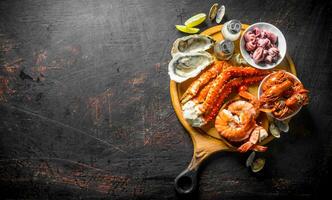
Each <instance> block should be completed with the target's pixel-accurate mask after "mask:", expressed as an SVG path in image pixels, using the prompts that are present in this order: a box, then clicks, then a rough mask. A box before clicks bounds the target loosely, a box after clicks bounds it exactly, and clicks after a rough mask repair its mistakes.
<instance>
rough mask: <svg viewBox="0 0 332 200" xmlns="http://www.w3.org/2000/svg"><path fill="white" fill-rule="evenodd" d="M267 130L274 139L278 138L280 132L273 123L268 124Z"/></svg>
mask: <svg viewBox="0 0 332 200" xmlns="http://www.w3.org/2000/svg"><path fill="white" fill-rule="evenodd" d="M269 130H270V133H271V134H272V135H273V136H274V137H275V138H280V130H279V128H278V127H277V126H276V125H275V124H274V123H271V124H270V127H269Z"/></svg>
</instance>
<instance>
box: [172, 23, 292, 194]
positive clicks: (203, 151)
mask: <svg viewBox="0 0 332 200" xmlns="http://www.w3.org/2000/svg"><path fill="white" fill-rule="evenodd" d="M248 26H249V25H246V24H244V25H242V30H241V33H242V32H243V31H244V30H245V29H246V28H247V27H248ZM221 28H222V25H218V26H214V27H211V28H209V29H207V30H205V31H203V32H202V33H201V34H202V35H208V36H211V37H212V38H213V39H215V40H216V41H221V40H223V36H222V34H221ZM239 52H240V50H239V40H237V41H236V42H235V53H239ZM280 69H283V70H286V71H289V72H291V73H292V74H294V75H296V69H295V65H294V63H293V61H292V59H291V58H290V57H289V56H288V55H287V54H286V57H285V59H284V60H283V61H282V62H281V63H280V64H279V65H278V66H277V67H276V68H274V70H280ZM194 80H195V78H192V79H189V80H187V81H185V82H183V83H176V82H175V81H172V80H171V82H170V93H171V100H172V105H173V108H174V110H175V113H176V115H177V117H178V119H179V121H180V122H181V124H182V125H183V126H184V128H185V129H186V130H187V131H188V133H189V135H190V137H191V139H192V142H193V146H194V153H193V157H192V160H191V162H190V164H189V166H188V167H187V169H185V170H184V171H183V172H182V173H180V174H179V175H178V176H177V177H176V178H175V185H174V186H175V189H176V191H177V192H178V193H180V194H189V193H192V192H193V191H195V190H196V188H197V171H198V168H199V166H200V164H201V163H202V162H203V161H204V160H206V159H207V158H208V157H209V156H210V155H212V154H214V153H217V152H222V151H234V152H235V150H236V148H235V147H234V146H232V145H231V144H230V143H228V142H227V141H226V140H225V139H223V138H222V137H221V136H220V135H219V134H218V133H217V131H216V129H215V128H214V125H213V123H212V124H211V123H210V124H209V125H206V126H204V127H202V128H194V127H192V126H191V125H190V124H189V123H188V122H187V121H186V120H185V119H184V118H183V115H182V110H181V104H180V98H181V96H182V95H183V93H184V92H185V91H186V89H187V88H188V86H189V85H190V84H191V82H192V81H194ZM257 87H258V84H257V85H254V86H252V87H250V88H249V92H250V93H252V94H254V95H255V96H257ZM261 120H262V125H263V127H264V128H267V127H268V125H269V124H268V120H267V117H266V115H265V116H263V117H261ZM273 138H274V137H273V136H271V135H270V136H269V137H267V138H266V139H265V140H264V141H262V143H261V145H265V144H267V143H269V142H270V141H271V140H273Z"/></svg>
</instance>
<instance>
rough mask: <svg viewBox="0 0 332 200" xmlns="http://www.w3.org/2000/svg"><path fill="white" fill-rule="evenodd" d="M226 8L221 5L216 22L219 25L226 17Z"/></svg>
mask: <svg viewBox="0 0 332 200" xmlns="http://www.w3.org/2000/svg"><path fill="white" fill-rule="evenodd" d="M225 11H226V8H225V6H224V5H221V6H220V8H219V9H218V12H217V17H216V22H217V23H218V24H219V23H220V22H221V20H222V19H223V18H224V16H225Z"/></svg>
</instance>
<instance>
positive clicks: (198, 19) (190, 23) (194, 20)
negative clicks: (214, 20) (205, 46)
mask: <svg viewBox="0 0 332 200" xmlns="http://www.w3.org/2000/svg"><path fill="white" fill-rule="evenodd" d="M205 19H206V14H205V13H199V14H197V15H195V16H192V17H190V18H189V19H188V20H187V21H186V22H184V25H186V26H187V27H189V28H192V27H194V26H197V25H199V24H201V23H202V22H204V21H205Z"/></svg>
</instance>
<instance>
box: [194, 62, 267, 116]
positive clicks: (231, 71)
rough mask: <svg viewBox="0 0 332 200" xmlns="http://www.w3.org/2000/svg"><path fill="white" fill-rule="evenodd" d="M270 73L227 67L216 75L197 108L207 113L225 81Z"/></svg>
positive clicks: (253, 69) (249, 68)
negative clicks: (203, 99)
mask: <svg viewBox="0 0 332 200" xmlns="http://www.w3.org/2000/svg"><path fill="white" fill-rule="evenodd" d="M268 73H270V71H266V70H258V69H255V68H252V67H244V68H239V67H229V68H227V69H226V70H225V71H224V72H223V73H221V74H220V75H218V77H217V78H216V80H215V81H214V84H213V86H212V88H211V89H210V90H209V92H208V94H207V96H206V99H205V101H204V103H203V104H202V105H201V106H200V107H199V109H200V111H201V112H206V111H209V110H210V109H211V108H212V107H213V106H212V105H214V102H215V101H216V99H218V98H216V97H218V95H219V94H220V91H221V90H222V87H223V86H224V85H225V83H226V82H227V81H229V79H230V78H232V77H248V76H257V75H266V74H268Z"/></svg>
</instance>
